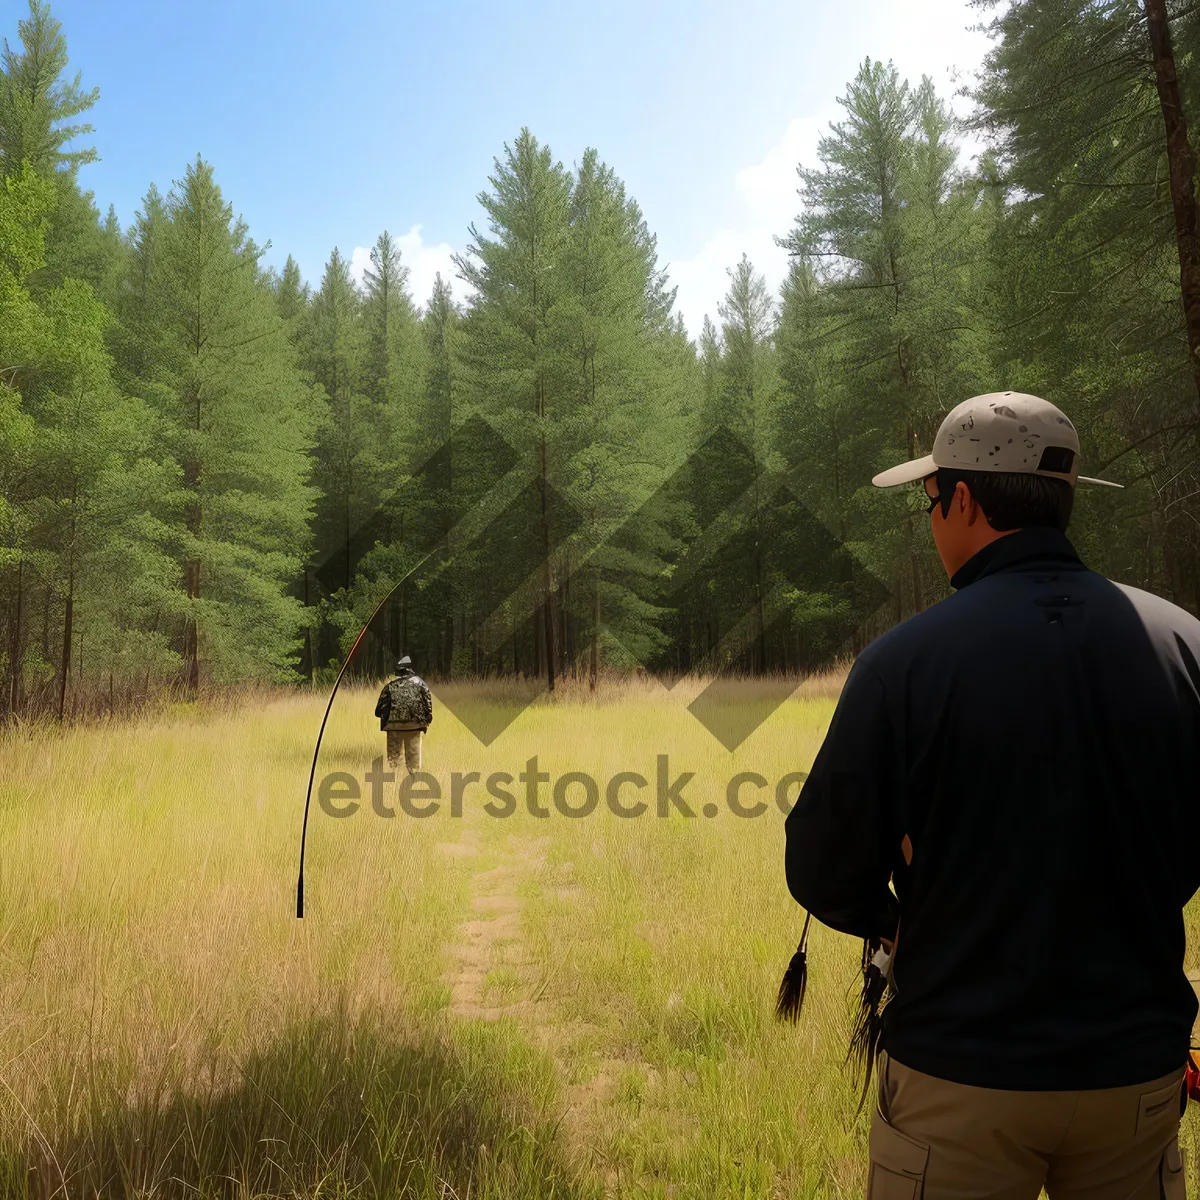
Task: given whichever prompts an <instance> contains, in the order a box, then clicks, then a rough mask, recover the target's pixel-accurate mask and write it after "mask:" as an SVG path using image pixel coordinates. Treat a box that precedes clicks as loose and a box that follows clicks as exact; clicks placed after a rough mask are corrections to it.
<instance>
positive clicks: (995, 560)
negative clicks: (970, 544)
mask: <svg viewBox="0 0 1200 1200" xmlns="http://www.w3.org/2000/svg"><path fill="white" fill-rule="evenodd" d="M1035 558H1048V559H1057V560H1059V561H1062V562H1072V563H1077V564H1078V565H1079V566H1082V565H1083V563H1082V561H1081V560H1080V558H1079V554H1078V553H1077V552H1076V550H1075V547H1074V546H1073V545H1071V542H1070V539H1069V538H1068V537H1067V535H1066V534H1065V533H1063V532H1061V531H1060V530H1058V529H1050V528H1047V527H1045V526H1038V527H1033V528H1030V529H1018V530H1017V532H1016V533H1010V534H1008V535H1007V536H1006V537H1002V538H997V539H996V540H995V541H994V542H989V543H988V544H987V545H986V546H984V548H983V549H982V550H978V551H976V553H974V554H973V555H971V557H970V558H968V559H967V561H966V562H965V563H963V565H962V566H961V567H959V568H958V570H957V571H955V572H954V574H953V575H952V576H951V578H950V586H951V587H952V588H954V590H955V591H957V590H958V589H959V588H964V587H966V586H967V584H969V583H974V582H975V581H976V580H977V579H982V578H983V577H984V576H985V575H991V574H993V573H994V572H996V571H1003V570H1006V569H1007V568H1009V567H1012V566H1015V565H1016V564H1017V563H1021V562H1025V561H1027V560H1028V559H1035Z"/></svg>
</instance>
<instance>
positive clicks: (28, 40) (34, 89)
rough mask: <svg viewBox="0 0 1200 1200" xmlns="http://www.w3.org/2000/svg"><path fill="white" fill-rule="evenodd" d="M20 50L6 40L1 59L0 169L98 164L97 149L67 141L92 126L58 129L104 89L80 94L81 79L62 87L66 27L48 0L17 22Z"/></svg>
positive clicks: (34, 3) (46, 170) (38, 0)
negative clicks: (69, 145)
mask: <svg viewBox="0 0 1200 1200" xmlns="http://www.w3.org/2000/svg"><path fill="white" fill-rule="evenodd" d="M17 30H18V34H19V36H20V39H21V47H22V48H21V50H20V51H16V50H14V49H13V48H12V47H11V46H10V45H9V43H8V39H7V38H6V39H5V41H4V51H3V55H2V56H0V171H3V172H4V173H5V174H11V173H12V172H14V171H18V170H20V167H21V164H22V163H23V162H28V163H29V165H30V166H31V167H32V168H33V169H34V170H35V171H37V172H39V173H40V174H50V173H52V172H54V171H56V170H59V169H60V168H64V167H65V168H73V167H78V166H79V165H80V164H81V163H86V162H94V161H95V159H96V158H97V154H96V151H95V150H94V149H92V148H87V149H81V150H68V149H67V148H66V146H67V143H68V142H70V141H72V140H73V139H75V138H76V137H79V136H81V135H83V134H88V133H92V132H93V130H92V127H91V126H90V125H59V124H58V122H60V121H66V120H70V119H71V118H72V117H77V116H79V115H80V114H81V113H84V112H86V111H87V110H88V109H89V108H91V107H92V105H93V104H95V103H96V100H97V99H98V98H99V95H100V91H99V89H98V88H93V89H92V90H91V91H90V92H83V91H81V90H80V80H81V76H80V75H78V74H77V75H76V76H75V79H74V80H73V81H72V82H70V83H60V82H59V77H60V76H61V75H62V73H63V71H64V70H66V67H67V41H66V38H65V36H64V35H63V32H62V24H61V22H59V21H56V20H54V18H53V17H51V15H50V6H49V4H47V3H45V0H29V16H28V17H27V18H26V19H25V20H23V21H20V22H18V24H17Z"/></svg>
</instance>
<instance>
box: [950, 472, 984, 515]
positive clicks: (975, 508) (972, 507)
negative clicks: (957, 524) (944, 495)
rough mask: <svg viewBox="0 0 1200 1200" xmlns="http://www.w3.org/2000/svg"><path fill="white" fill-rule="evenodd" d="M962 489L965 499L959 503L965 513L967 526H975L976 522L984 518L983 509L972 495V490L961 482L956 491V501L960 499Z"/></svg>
mask: <svg viewBox="0 0 1200 1200" xmlns="http://www.w3.org/2000/svg"><path fill="white" fill-rule="evenodd" d="M959 488H962V494H963V498H962V500H960V501H959V505H960V507H961V508H962V511H963V513H964V514H965V515H966V518H967V524H968V525H974V524H975V522H976V521H977V520H978V519H979V518H980V517H982V516H983V509H981V508H980V507H979V501H978V500H976V499H975V497H974V496H972V495H971V492H970V489H969V488H968V487H967V485H966V484H965V483H963V482H962V481H961V480H959V482H958V486H957V487H956V488H955V489H954V494H955V499H957V498H958V489H959Z"/></svg>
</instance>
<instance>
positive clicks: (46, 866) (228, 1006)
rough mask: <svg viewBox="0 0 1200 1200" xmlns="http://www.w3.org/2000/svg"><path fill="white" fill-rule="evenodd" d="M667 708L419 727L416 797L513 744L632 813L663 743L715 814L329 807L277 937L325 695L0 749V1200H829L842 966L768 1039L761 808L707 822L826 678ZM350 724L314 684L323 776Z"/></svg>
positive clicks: (845, 1192) (360, 721) (632, 691)
mask: <svg viewBox="0 0 1200 1200" xmlns="http://www.w3.org/2000/svg"><path fill="white" fill-rule="evenodd" d="M699 686H700V685H699V684H698V683H697V682H696V681H686V680H685V681H683V682H681V683H680V684H678V685H677V686H676V687H675V688H674V689H673V690H672V691H670V692H668V691H666V690H665V689H663V688H662V687H660V686H659V685H658V684H657V683H654V682H653V681H648V682H644V683H636V682H631V683H628V684H623V685H606V686H605V687H604V688H603V689H602V690H601V693H600V694H599V695H598V696H597V697H592V696H590V695H589V694H588V693H587V692H586V691H579V690H575V689H564V690H563V691H562V692H560V694H559V696H558V698H557V699H556V701H555V702H554V703H539V704H537V705H535V706H534V707H532V708H531V709H529V710H527V711H526V712H524V713H523V714H522V715H521V716H520V717H519V718H518V719H517V721H516V722H514V724H513V725H512V726H511V727H510V728H509V729H507V730H506V731H505V732H504V733H503V734H501V735H500V736H499V737H498V738H497V739H496V740H495V741H494V742H493V743H492V745H491V746H490V747H484V746H482V745H481V744H480V743H479V742H478V741H476V740H475V739H474V738H473V737H472V735H471V734H470V733H469V732H468V731H467V730H466V729H464V728H463V727H462V726H461V725H459V724H458V722H457V721H455V719H454V718H453V716H451V714H450V713H449V712H448V711H447V710H446V708H445V707H444V706H439V708H438V711H437V715H436V718H435V723H434V726H433V728H432V731H431V733H430V734H429V735H428V736H427V739H426V745H425V765H426V769H427V770H430V771H432V772H433V773H434V774H435V775H436V776H437V778H438V779H439V781H440V782H441V784H442V786H443V790H444V792H445V793H446V795H447V796H448V795H449V789H450V774H451V772H453V771H462V772H466V771H472V770H475V771H479V772H480V773H481V774H482V776H483V777H484V778H485V779H486V777H487V775H488V774H489V773H491V772H494V771H508V772H510V773H511V774H512V775H514V776H516V775H517V774H518V772H520V771H521V770H523V769H524V764H525V761H526V759H527V758H529V757H530V756H531V755H533V754H537V755H538V758H539V767H540V769H541V770H544V771H549V772H550V774H551V776H552V777H554V778H557V777H558V776H560V775H561V774H563V773H564V772H566V771H571V770H581V771H587V772H588V773H590V774H591V775H592V776H593V777H594V778H596V779H597V780H598V781H599V782H600V784H601V787H602V788H603V785H604V783H605V782H606V781H607V780H608V779H609V778H610V777H611V776H612V775H613V774H614V773H616V772H617V771H638V772H641V774H642V775H644V776H645V777H646V778H647V779H649V780H650V782H651V787H650V789H648V791H647V793H646V794H645V795H646V798H647V799H648V800H649V801H650V803H651V807H652V808H653V802H654V795H653V783H654V778H655V756H656V755H657V754H658V753H668V754H669V756H670V761H671V771H672V775H674V774H675V773H677V772H678V771H680V770H688V771H693V772H695V778H694V779H693V780H692V781H691V783H690V784H689V785H688V787H687V789H686V796H687V799H688V802H689V804H690V805H691V806H692V807H693V809H695V810H697V811H699V810H700V808H701V806H702V805H703V804H704V803H705V802H707V801H712V802H714V803H717V804H718V805H719V808H720V811H719V813H718V815H717V816H716V817H713V818H711V819H707V818H704V817H702V816H698V817H696V818H695V819H694V820H687V819H684V818H683V817H681V816H678V815H675V816H672V817H670V818H668V819H658V818H657V817H655V816H652V815H649V814H647V815H646V816H643V817H641V818H639V819H636V820H627V819H621V818H618V817H616V816H614V815H612V814H611V813H610V812H608V810H607V809H606V807H605V805H604V804H603V801H602V802H601V804H600V806H599V807H598V808H597V810H596V811H595V812H594V813H593V814H592V815H591V816H589V817H587V818H583V819H577V820H570V819H567V818H564V817H562V816H561V815H560V814H558V813H557V812H552V815H551V816H550V817H549V818H546V819H539V818H536V817H533V816H531V815H529V814H528V813H527V812H525V811H524V809H523V805H522V807H520V808H518V811H517V813H516V814H514V815H513V816H511V817H509V818H505V819H495V818H491V817H489V816H487V815H486V814H484V813H483V812H482V811H481V809H480V807H479V805H480V804H481V803H482V801H483V800H485V799H487V796H486V793H485V792H484V791H483V789H482V788H481V787H479V788H476V789H475V791H474V792H468V794H467V803H466V805H465V811H464V814H463V816H462V817H461V818H457V819H456V818H453V817H451V816H450V815H449V812H448V804H447V805H446V806H444V808H443V810H442V811H441V812H439V813H437V814H435V815H434V816H432V817H428V818H424V819H420V820H415V819H412V818H408V817H405V816H404V815H403V814H402V813H399V812H398V815H397V817H395V818H393V819H384V818H381V817H378V816H376V815H375V814H374V813H373V812H372V811H371V808H370V803H369V798H366V799H365V800H364V803H363V807H362V808H361V809H360V810H359V812H358V813H356V814H355V815H354V816H353V817H350V818H346V819H341V820H334V819H331V818H329V817H328V816H326V815H325V814H324V813H322V812H321V810H320V809H319V808H318V807H317V804H316V801H315V799H314V804H313V810H312V814H311V816H310V825H309V857H308V866H307V877H306V901H307V903H306V916H305V919H304V920H303V921H297V920H296V918H295V915H294V906H295V892H294V889H295V875H296V861H297V852H298V844H299V833H300V821H301V815H302V805H303V797H304V788H305V784H306V782H307V776H308V766H309V759H310V756H311V747H312V737H313V734H314V732H315V729H316V727H317V725H318V724H319V720H320V713H321V707H322V703H323V699H322V697H320V696H314V695H305V696H292V697H286V698H280V699H277V700H274V701H272V702H269V703H266V704H263V705H261V706H259V707H255V708H240V709H232V710H229V711H220V710H201V711H193V710H191V709H186V708H181V709H180V710H179V711H177V712H172V713H165V714H160V715H159V716H157V717H148V718H146V719H144V720H142V721H140V722H138V723H134V724H128V725H116V726H111V727H105V726H99V727H94V728H88V729H83V728H80V729H74V730H68V731H66V732H65V733H63V734H61V735H58V734H54V735H47V734H45V733H44V732H39V734H38V736H36V737H20V736H16V737H14V736H10V737H9V738H8V739H7V740H6V741H4V742H3V744H0V1030H2V1031H3V1032H2V1034H0V1197H3V1198H5V1200H7V1197H46V1198H49V1197H64V1198H65V1197H72V1198H73V1197H93V1196H103V1197H106V1198H108V1197H181V1198H182V1197H189V1198H190V1197H218V1196H220V1197H237V1198H239V1200H240V1198H246V1200H250V1198H253V1197H266V1196H289V1197H292V1196H295V1197H311V1198H314V1200H315V1198H316V1197H351V1196H353V1197H378V1198H381V1200H382V1198H383V1197H397V1196H406V1197H407V1196H411V1197H419V1198H430V1200H432V1198H434V1197H437V1198H438V1200H451V1198H458V1200H466V1197H472V1198H476V1200H490V1198H495V1200H501V1198H504V1200H521V1198H524V1197H579V1198H581V1200H582V1198H590V1197H601V1196H605V1195H620V1196H623V1197H661V1198H665V1197H676V1198H679V1200H682V1198H683V1197H696V1198H701V1197H703V1198H706V1200H707V1198H713V1197H730V1198H732V1197H738V1198H740V1200H745V1198H747V1197H761V1198H764V1200H765V1198H776V1197H778V1198H780V1200H782V1198H784V1197H786V1198H788V1200H793V1198H796V1197H822V1198H827V1200H832V1198H834V1197H838V1198H841V1197H846V1198H850V1197H861V1196H862V1194H863V1189H864V1184H865V1176H866V1135H867V1129H868V1115H867V1112H866V1111H864V1113H863V1114H862V1116H861V1117H859V1118H858V1119H857V1120H855V1118H854V1109H855V1106H856V1104H857V1100H858V1097H857V1094H856V1091H855V1088H854V1084H853V1081H852V1080H851V1079H849V1078H847V1077H846V1076H845V1075H844V1074H843V1072H842V1071H841V1069H840V1064H841V1060H842V1057H843V1055H844V1052H845V1047H846V1043H847V1038H848V1032H849V1009H850V1003H851V997H852V994H853V990H854V988H855V984H856V979H857V971H856V968H857V961H858V954H859V947H858V945H857V944H855V943H854V942H853V941H851V940H850V939H847V938H842V937H839V936H838V935H836V934H833V933H830V932H829V931H827V930H825V929H824V928H821V927H814V929H813V932H812V935H811V938H810V964H811V966H810V986H809V992H808V998H807V1000H806V1002H805V1011H804V1015H803V1019H802V1022H801V1024H800V1025H799V1026H798V1027H796V1028H792V1027H783V1026H780V1025H778V1024H777V1023H776V1022H775V1021H774V1020H773V1016H772V1004H773V999H774V994H775V989H776V987H777V985H778V981H779V976H780V974H781V972H782V970H783V968H784V967H785V966H786V964H787V961H788V959H789V957H790V955H791V953H792V951H793V949H794V948H795V942H796V938H797V937H798V935H799V932H800V913H799V910H798V909H797V908H796V906H795V905H794V904H793V902H792V901H791V899H790V897H789V896H788V894H787V891H786V887H785V885H784V881H783V871H782V866H783V861H782V860H783V816H782V813H781V812H779V810H778V809H777V808H775V807H774V805H773V803H772V806H771V808H770V809H769V810H768V811H767V812H766V813H765V814H764V815H763V816H761V817H758V818H755V819H744V818H739V817H737V816H735V815H734V814H732V813H730V812H729V811H728V810H727V809H726V807H725V802H724V786H725V782H726V781H727V780H728V779H729V778H730V777H731V776H732V775H734V774H735V773H737V772H738V771H757V772H759V773H761V774H762V775H764V776H765V777H767V778H768V779H769V780H770V781H771V782H772V783H774V781H775V780H776V779H778V778H779V777H781V776H782V775H784V774H786V773H787V772H789V771H793V770H797V769H803V768H805V767H807V766H808V765H809V764H810V763H811V759H812V756H813V754H814V753H815V751H816V748H817V746H818V745H819V744H820V739H821V737H822V735H823V732H824V729H825V727H826V725H827V723H828V719H829V716H830V714H831V712H832V709H833V704H834V701H835V698H836V692H837V687H838V680H837V679H836V678H834V679H830V680H823V681H822V680H816V681H810V682H809V683H808V684H806V685H805V686H804V687H803V688H802V689H801V690H800V691H799V692H798V693H797V694H796V695H795V696H794V697H793V698H792V699H791V700H789V701H788V702H787V703H786V704H785V705H784V706H783V708H782V709H780V710H779V711H778V712H777V713H776V714H775V715H774V716H773V717H771V718H770V719H769V720H768V721H767V722H766V723H765V724H764V725H763V726H762V727H761V728H760V729H758V730H757V731H756V732H755V733H754V734H753V735H752V736H751V737H750V738H749V739H747V741H746V742H745V743H744V744H743V745H742V746H741V747H740V748H739V749H738V750H737V751H736V752H735V753H732V754H731V753H729V752H727V751H726V750H725V749H724V748H723V747H722V746H721V744H720V743H719V742H718V741H717V740H716V739H714V738H713V737H711V736H710V735H709V734H708V733H707V732H706V730H705V729H704V728H703V727H702V726H701V725H700V724H699V723H698V722H697V721H696V720H695V719H694V718H693V717H692V716H691V715H690V714H689V713H688V712H687V710H686V704H687V703H688V701H689V700H690V699H691V698H692V697H694V696H695V695H696V694H697V693H698V691H699ZM746 687H747V689H748V692H747V702H748V703H750V702H752V701H753V694H752V692H753V688H754V685H752V684H747V685H746ZM373 703H374V689H359V690H344V691H343V692H342V693H341V695H340V696H339V700H338V704H337V706H336V708H335V712H334V714H333V716H332V717H331V720H330V726H329V729H328V731H327V734H326V740H325V746H324V748H323V750H322V756H321V771H322V772H324V771H332V770H345V771H349V772H351V773H354V774H356V775H357V776H359V777H360V778H361V776H362V774H363V773H364V772H365V771H366V770H367V769H368V768H369V766H370V763H371V760H372V759H373V758H374V757H376V756H377V755H379V754H381V753H382V742H383V739H382V735H381V734H380V733H379V731H378V728H377V727H376V723H375V721H374V720H373V718H372V716H371V712H372V708H373ZM513 789H514V790H515V791H517V793H518V796H519V797H523V787H522V785H521V784H520V783H515V784H514V785H513ZM390 790H391V796H392V800H393V801H394V788H392V789H390ZM542 792H543V797H545V796H546V794H547V792H548V789H547V787H546V786H545V785H543V788H542ZM792 794H793V796H794V789H793V793H792ZM764 795H767V797H768V799H770V798H771V797H770V795H769V793H764ZM572 798H573V799H574V798H577V797H576V796H574V795H573V797H572ZM746 799H747V801H749V800H751V799H753V797H751V796H749V795H747V797H746ZM497 894H500V895H502V896H503V897H504V898H506V899H505V902H506V903H512V904H513V905H514V906H515V910H516V911H517V912H518V914H519V916H518V919H517V920H516V922H515V923H514V922H513V921H512V919H511V918H509V920H508V923H507V925H505V927H504V928H505V929H507V930H508V931H509V932H508V933H504V934H503V936H501V935H500V934H497V933H496V932H495V931H496V930H499V929H500V925H499V923H498V922H497V921H496V917H497V915H498V914H497V912H496V911H494V910H492V909H489V908H487V907H481V905H486V903H487V902H486V901H485V900H482V899H481V897H484V896H487V895H492V896H493V897H494V896H496V895H497ZM1188 918H1189V947H1190V948H1191V949H1190V953H1192V954H1196V948H1197V947H1200V939H1198V937H1197V934H1198V933H1200V929H1198V924H1200V910H1198V908H1197V906H1195V905H1193V906H1192V907H1191V908H1190V909H1189V913H1188ZM465 922H471V923H472V928H475V929H476V930H477V931H478V932H477V941H478V946H477V947H476V948H475V950H473V951H471V953H473V954H474V956H475V957H474V958H473V959H472V960H471V961H470V963H469V966H470V967H471V969H472V972H473V974H472V973H470V972H466V971H465V970H464V969H463V964H462V956H463V955H464V954H466V953H468V951H467V949H465V947H466V943H467V938H466V935H465V934H464V933H463V931H462V930H461V929H460V926H462V925H463V924H464V923H465ZM489 928H490V930H491V932H489ZM514 931H515V932H514ZM510 934H511V935H512V936H510ZM468 975H470V979H474V980H476V981H477V982H474V983H472V982H470V981H469V980H468ZM464 981H466V982H464ZM472 989H474V990H472ZM464 1004H465V1005H466V1006H467V1012H468V1015H459V1012H458V1011H456V1009H457V1010H461V1009H462V1007H463V1005H464ZM473 1004H474V1005H478V1006H481V1007H486V1008H488V1009H494V1008H497V1007H501V1008H503V1010H504V1011H503V1013H502V1015H501V1016H500V1017H499V1019H485V1018H483V1017H477V1016H472V1015H469V1012H470V1006H471V1005H473ZM1183 1141H1184V1145H1185V1147H1186V1148H1187V1149H1188V1150H1189V1151H1194V1150H1195V1149H1196V1141H1197V1129H1196V1118H1195V1117H1194V1116H1193V1115H1192V1114H1191V1113H1189V1115H1188V1117H1187V1118H1186V1119H1185V1123H1184V1132H1183ZM1191 1158H1192V1161H1195V1158H1196V1156H1195V1154H1194V1153H1193V1154H1191ZM1189 1189H1190V1190H1189V1195H1195V1194H1196V1193H1195V1190H1194V1189H1195V1184H1194V1182H1191V1181H1190V1182H1189Z"/></svg>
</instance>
